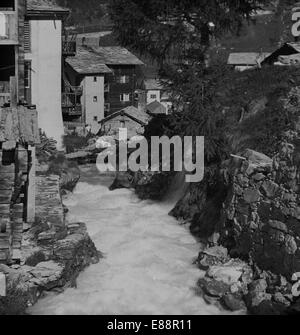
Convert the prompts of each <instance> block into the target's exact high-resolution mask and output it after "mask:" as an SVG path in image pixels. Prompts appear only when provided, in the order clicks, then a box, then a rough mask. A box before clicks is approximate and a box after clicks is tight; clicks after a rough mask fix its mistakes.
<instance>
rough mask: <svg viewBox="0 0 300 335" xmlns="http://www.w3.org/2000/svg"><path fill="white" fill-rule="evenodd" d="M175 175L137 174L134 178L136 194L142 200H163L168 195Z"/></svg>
mask: <svg viewBox="0 0 300 335" xmlns="http://www.w3.org/2000/svg"><path fill="white" fill-rule="evenodd" d="M173 176H174V173H168V172H151V171H148V172H141V171H139V172H136V173H135V174H134V177H133V185H134V188H135V193H136V194H137V196H138V197H139V198H140V199H142V200H146V199H150V200H161V199H162V198H163V197H164V196H165V194H166V193H167V191H168V189H169V187H170V185H171V182H172V179H173Z"/></svg>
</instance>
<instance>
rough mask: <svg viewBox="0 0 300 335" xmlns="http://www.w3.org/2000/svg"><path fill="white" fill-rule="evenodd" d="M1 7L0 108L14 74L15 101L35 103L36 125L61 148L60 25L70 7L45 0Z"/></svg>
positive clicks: (5, 3) (16, 1)
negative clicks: (36, 110) (37, 123)
mask: <svg viewBox="0 0 300 335" xmlns="http://www.w3.org/2000/svg"><path fill="white" fill-rule="evenodd" d="M0 6H1V7H0V53H1V64H0V67H1V70H0V106H1V105H4V104H6V103H9V97H10V91H11V89H12V87H11V85H10V79H11V78H15V79H14V80H15V81H16V83H15V85H16V94H17V101H19V102H21V103H27V104H28V105H35V106H36V107H37V109H38V111H39V113H38V122H39V127H40V128H41V129H42V130H43V131H44V132H45V133H46V135H47V136H48V137H52V138H54V139H55V140H56V141H57V142H58V147H59V148H62V136H63V120H62V104H61V67H62V56H63V44H62V27H63V20H64V19H65V18H66V17H67V15H68V14H69V10H68V9H65V8H62V7H59V6H57V5H53V3H52V2H50V1H47V0H27V1H25V0H11V1H8V0H5V1H2V0H1V5H0Z"/></svg>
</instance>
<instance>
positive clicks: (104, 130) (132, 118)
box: [98, 106, 151, 139]
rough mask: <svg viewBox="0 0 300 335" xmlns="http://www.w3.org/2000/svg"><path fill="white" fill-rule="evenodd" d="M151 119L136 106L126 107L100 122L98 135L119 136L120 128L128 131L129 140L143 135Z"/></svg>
mask: <svg viewBox="0 0 300 335" xmlns="http://www.w3.org/2000/svg"><path fill="white" fill-rule="evenodd" d="M150 119H151V117H150V116H149V115H148V114H147V113H145V112H142V111H140V110H138V109H137V108H136V107H134V106H129V107H126V108H124V109H122V110H120V111H118V112H115V113H113V114H110V115H109V116H107V117H106V118H105V119H103V120H101V121H100V122H99V126H100V128H99V131H98V135H101V136H102V135H108V136H117V135H118V133H119V129H120V128H126V129H127V135H128V139H130V138H132V137H134V136H138V135H143V133H144V130H145V126H146V125H147V124H148V122H149V121H150Z"/></svg>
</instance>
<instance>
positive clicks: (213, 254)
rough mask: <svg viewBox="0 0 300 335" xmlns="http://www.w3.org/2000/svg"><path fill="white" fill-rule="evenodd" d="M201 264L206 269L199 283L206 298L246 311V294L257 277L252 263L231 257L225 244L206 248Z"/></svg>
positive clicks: (199, 288)
mask: <svg viewBox="0 0 300 335" xmlns="http://www.w3.org/2000/svg"><path fill="white" fill-rule="evenodd" d="M198 265H199V268H200V269H201V270H206V273H205V276H204V278H201V279H200V280H199V281H198V283H197V286H198V290H200V293H201V295H202V296H203V298H204V299H205V301H206V302H208V303H212V304H217V305H219V306H223V307H225V308H226V309H228V310H230V311H240V312H243V313H245V312H246V310H247V309H246V304H245V302H244V297H245V296H246V294H248V285H249V284H250V283H251V282H252V279H253V271H252V269H251V268H250V266H249V265H248V264H247V263H245V262H243V261H241V260H239V259H231V258H230V257H229V255H228V252H227V250H226V249H225V248H223V247H221V246H215V247H213V248H208V249H206V250H204V251H202V252H201V253H200V255H199V261H198Z"/></svg>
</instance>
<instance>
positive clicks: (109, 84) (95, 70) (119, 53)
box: [64, 46, 144, 125]
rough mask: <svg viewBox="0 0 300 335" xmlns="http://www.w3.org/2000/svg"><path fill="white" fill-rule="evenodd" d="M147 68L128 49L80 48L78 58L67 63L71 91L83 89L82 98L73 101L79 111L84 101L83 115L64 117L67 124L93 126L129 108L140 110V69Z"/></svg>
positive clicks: (74, 57) (66, 74)
mask: <svg viewBox="0 0 300 335" xmlns="http://www.w3.org/2000/svg"><path fill="white" fill-rule="evenodd" d="M143 64H144V63H143V62H142V61H141V60H139V59H138V58H137V57H136V56H134V55H133V54H132V53H131V52H129V51H128V50H127V49H125V48H121V47H97V48H96V47H95V48H91V47H84V46H80V47H78V48H77V53H76V55H75V56H73V57H68V58H67V59H66V62H65V71H64V72H65V73H64V77H65V80H66V81H67V82H68V84H67V85H69V86H70V87H72V86H73V87H77V89H78V90H79V91H80V89H79V88H80V87H81V88H82V93H81V96H80V97H78V94H77V96H76V98H74V99H73V100H72V101H73V102H74V106H73V108H75V109H76V108H77V109H78V106H77V105H78V104H79V101H80V104H81V107H82V111H81V113H79V112H78V113H77V115H72V113H64V114H65V115H64V120H65V121H67V122H69V121H70V120H73V121H75V122H83V123H84V124H89V125H90V124H91V123H93V122H99V121H101V120H102V119H103V118H105V117H107V116H109V115H111V114H113V113H115V112H118V111H120V110H122V109H124V108H126V107H128V106H132V105H133V106H137V101H136V96H135V91H136V89H137V87H138V85H139V84H138V77H139V71H138V67H140V66H142V65H143ZM67 85H66V86H67ZM71 110H72V106H71Z"/></svg>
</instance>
